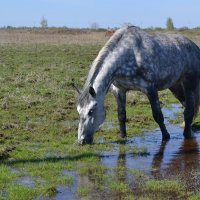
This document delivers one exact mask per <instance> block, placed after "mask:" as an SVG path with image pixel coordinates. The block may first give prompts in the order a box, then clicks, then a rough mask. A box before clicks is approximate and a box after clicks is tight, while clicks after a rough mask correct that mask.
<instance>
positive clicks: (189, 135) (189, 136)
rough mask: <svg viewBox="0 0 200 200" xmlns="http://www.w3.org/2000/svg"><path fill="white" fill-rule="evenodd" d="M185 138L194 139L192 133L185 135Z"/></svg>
mask: <svg viewBox="0 0 200 200" xmlns="http://www.w3.org/2000/svg"><path fill="white" fill-rule="evenodd" d="M183 136H184V137H185V139H190V138H192V134H191V133H189V134H188V133H187V134H186V133H183Z"/></svg>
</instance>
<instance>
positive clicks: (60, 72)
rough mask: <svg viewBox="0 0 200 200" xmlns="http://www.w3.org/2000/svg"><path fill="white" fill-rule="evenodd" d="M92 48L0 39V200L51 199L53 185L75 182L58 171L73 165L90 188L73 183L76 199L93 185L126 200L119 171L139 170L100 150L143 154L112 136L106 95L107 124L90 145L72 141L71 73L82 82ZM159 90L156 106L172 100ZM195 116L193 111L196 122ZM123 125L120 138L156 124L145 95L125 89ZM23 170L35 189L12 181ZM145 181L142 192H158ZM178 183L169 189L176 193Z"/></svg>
mask: <svg viewBox="0 0 200 200" xmlns="http://www.w3.org/2000/svg"><path fill="white" fill-rule="evenodd" d="M100 48H101V45H98V44H55V45H54V44H48V43H47V44H38V43H35V44H34V43H33V42H32V43H30V44H28V43H27V44H26V43H24V44H20V43H16V44H15V43H13V44H0V84H1V89H0V116H1V117H0V128H1V130H0V161H1V163H0V194H2V195H0V199H1V198H3V197H1V196H3V194H6V198H7V199H37V198H38V197H55V196H56V194H57V192H58V191H57V187H58V186H63V187H66V188H68V189H70V188H71V187H72V185H73V183H75V182H76V181H77V180H76V178H75V177H74V176H70V175H65V174H64V172H65V171H73V172H74V173H75V174H76V175H77V176H78V179H80V180H82V179H83V180H84V181H85V182H84V184H86V185H89V186H90V189H88V187H86V186H84V187H83V184H82V185H81V183H80V184H79V185H78V186H77V189H76V193H77V194H78V195H79V196H81V197H87V196H90V195H91V193H90V192H91V191H96V189H98V190H99V191H101V192H102V193H104V192H107V193H108V195H111V196H112V194H113V193H117V192H119V193H120V195H121V198H124V199H126V198H127V199H134V195H132V194H131V191H132V190H133V188H131V186H130V185H129V184H127V182H126V181H123V180H122V179H123V176H124V174H126V172H127V171H128V172H130V173H131V174H132V175H133V176H134V177H135V178H136V179H140V178H143V174H142V173H140V171H137V170H134V169H132V171H131V170H129V169H126V168H125V167H123V164H121V165H120V163H123V160H120V159H119V161H118V162H119V166H117V167H114V169H112V168H111V169H110V168H108V167H105V166H104V165H102V163H101V159H102V157H101V153H102V152H103V151H118V150H119V152H120V153H121V154H125V153H126V152H128V153H130V155H132V156H138V155H148V153H149V152H148V151H147V148H145V147H144V148H138V147H137V146H136V145H132V146H129V147H128V146H126V145H123V144H124V143H125V142H126V139H120V138H119V136H118V133H119V129H118V120H117V112H116V110H117V108H116V103H115V100H114V97H113V96H112V95H111V94H110V93H109V94H108V95H107V97H106V100H105V104H106V110H107V121H108V122H111V123H112V124H114V128H113V129H105V128H101V129H100V131H99V132H98V133H96V135H95V140H94V141H95V143H94V144H93V145H85V146H77V145H74V143H75V141H76V139H77V123H76V122H77V120H78V119H79V116H78V113H77V111H76V98H77V94H76V92H75V91H74V89H73V88H72V87H71V82H72V78H74V79H75V82H76V83H77V84H78V85H79V86H80V87H81V86H83V84H84V82H85V80H86V78H87V74H88V71H89V66H90V64H91V63H92V61H93V60H94V58H95V57H96V55H97V53H98V51H99V50H100ZM159 95H160V98H161V105H162V106H167V105H169V104H171V103H177V100H176V99H175V98H174V97H173V95H172V94H171V93H170V92H169V91H162V92H160V93H159ZM199 121H200V118H199V117H198V118H197V121H196V123H198V122H199ZM127 127H128V139H129V138H132V137H133V136H135V135H138V134H141V135H142V132H143V130H145V129H146V130H149V129H152V128H155V127H157V124H156V123H155V122H154V120H153V117H152V113H151V108H150V105H149V103H148V100H147V98H146V97H145V95H143V94H142V93H140V92H129V93H128V97H127ZM98 141H103V143H102V144H99V143H98ZM113 142H114V143H113ZM116 143H117V144H118V147H117V148H116ZM109 173H110V174H111V176H109ZM113 174H118V177H113V176H114V175H113ZM25 176H28V177H30V178H31V179H32V180H33V181H34V183H35V187H33V188H30V187H26V186H25V185H23V184H21V183H20V182H19V181H18V180H19V179H20V178H21V177H25ZM86 177H87V178H86ZM88 177H89V178H88ZM176 184H178V183H174V182H166V181H163V183H162V185H164V186H165V187H166V188H167V189H168V191H170V190H173V189H174V188H176V187H179V185H176ZM145 186H146V189H148V192H150V193H151V192H155V191H162V190H163V188H162V187H161V186H160V183H159V182H155V183H154V182H147V183H146V184H145ZM159 187H161V188H159ZM154 188H155V189H154ZM180 188H181V189H180ZM180 188H179V190H178V189H177V190H178V191H180V193H181V192H182V187H180ZM138 194H139V197H141V198H143V197H142V196H143V195H142V194H141V195H140V192H139V193H138ZM145 198H146V197H144V199H145Z"/></svg>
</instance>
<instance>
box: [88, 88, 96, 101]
mask: <svg viewBox="0 0 200 200" xmlns="http://www.w3.org/2000/svg"><path fill="white" fill-rule="evenodd" d="M89 93H90V95H91V96H92V97H93V98H95V97H96V92H95V90H94V88H93V87H92V86H90V87H89Z"/></svg>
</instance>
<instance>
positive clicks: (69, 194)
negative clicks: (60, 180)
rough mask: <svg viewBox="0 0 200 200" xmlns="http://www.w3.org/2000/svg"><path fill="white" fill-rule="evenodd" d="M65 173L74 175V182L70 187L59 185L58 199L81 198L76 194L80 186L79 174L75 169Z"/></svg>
mask: <svg viewBox="0 0 200 200" xmlns="http://www.w3.org/2000/svg"><path fill="white" fill-rule="evenodd" d="M63 175H67V176H72V177H73V180H74V181H73V184H72V186H70V187H62V186H58V187H57V188H56V189H57V191H58V193H57V195H56V198H55V199H56V200H61V199H63V200H64V199H73V200H79V199H80V198H79V197H78V196H77V195H76V190H77V188H78V180H79V179H78V175H77V174H76V173H75V172H73V171H64V172H63Z"/></svg>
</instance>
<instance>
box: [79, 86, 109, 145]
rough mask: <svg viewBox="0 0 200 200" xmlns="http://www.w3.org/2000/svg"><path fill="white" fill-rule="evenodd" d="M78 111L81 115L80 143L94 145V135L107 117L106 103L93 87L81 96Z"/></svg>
mask: <svg viewBox="0 0 200 200" xmlns="http://www.w3.org/2000/svg"><path fill="white" fill-rule="evenodd" d="M77 111H78V113H79V115H80V121H79V126H78V143H79V144H89V143H92V141H93V135H94V133H95V132H96V130H97V129H98V128H99V126H100V125H101V124H102V123H103V122H104V120H105V116H106V112H105V108H104V103H103V101H101V99H100V98H98V96H97V95H96V92H95V90H94V88H93V87H92V86H89V87H88V88H87V89H85V90H84V91H83V92H82V93H81V94H80V95H79V100H78V105H77Z"/></svg>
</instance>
